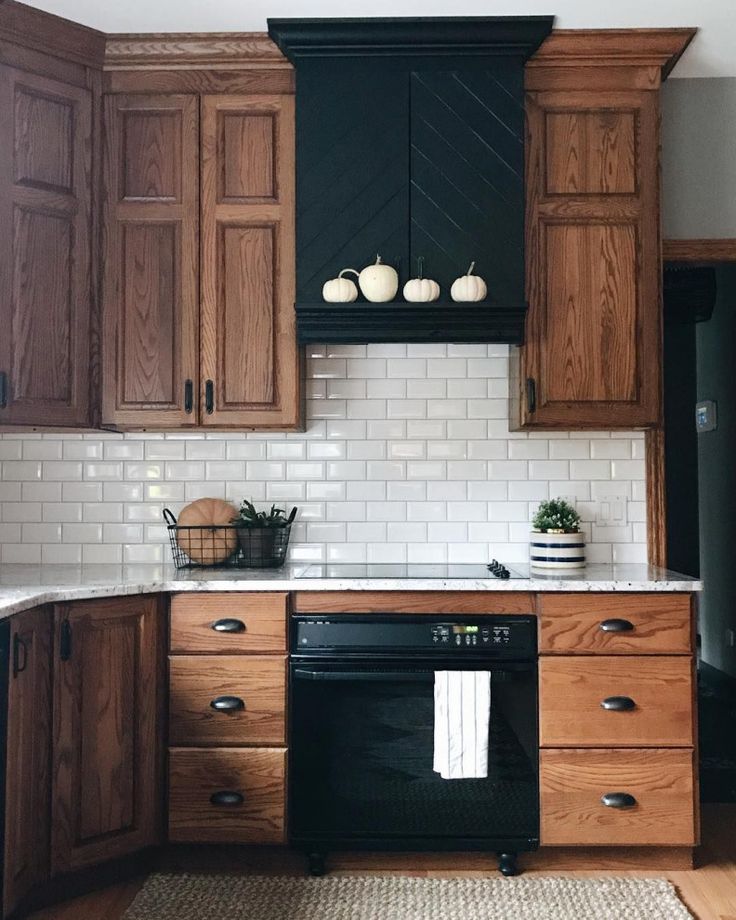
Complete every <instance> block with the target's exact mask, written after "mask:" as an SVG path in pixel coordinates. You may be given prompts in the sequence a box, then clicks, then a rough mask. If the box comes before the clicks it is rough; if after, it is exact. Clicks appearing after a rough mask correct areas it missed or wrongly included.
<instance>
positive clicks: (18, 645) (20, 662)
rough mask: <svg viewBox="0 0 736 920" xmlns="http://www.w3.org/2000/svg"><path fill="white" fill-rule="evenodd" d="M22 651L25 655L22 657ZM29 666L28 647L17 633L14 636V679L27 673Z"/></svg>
mask: <svg viewBox="0 0 736 920" xmlns="http://www.w3.org/2000/svg"><path fill="white" fill-rule="evenodd" d="M21 650H22V651H23V654H22V656H21ZM27 665H28V646H27V645H26V644H25V642H24V641H23V640H22V639H21V637H20V636H19V635H18V633H16V634H15V635H14V636H13V677H17V676H18V675H19V674H21V673H22V672H23V671H25V669H26V666H27Z"/></svg>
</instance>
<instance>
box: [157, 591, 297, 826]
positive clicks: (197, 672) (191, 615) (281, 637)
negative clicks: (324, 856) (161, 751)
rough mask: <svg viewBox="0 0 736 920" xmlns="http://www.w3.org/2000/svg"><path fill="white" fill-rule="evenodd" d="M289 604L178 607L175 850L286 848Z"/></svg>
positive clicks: (172, 777) (174, 625)
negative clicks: (199, 846) (194, 846)
mask: <svg viewBox="0 0 736 920" xmlns="http://www.w3.org/2000/svg"><path fill="white" fill-rule="evenodd" d="M287 609H288V595H286V594H284V593H276V592H268V593H243V594H240V593H238V594H228V593H224V592H217V593H210V594H200V595H197V594H175V595H174V596H173V597H172V598H171V616H170V644H169V649H170V652H171V654H170V657H169V745H170V747H169V799H168V804H169V840H171V841H173V842H176V843H252V844H273V843H284V842H285V841H286V824H285V813H286V755H287V749H286V747H285V745H286V743H287V735H286V726H287V712H286V705H287V699H286V672H287V658H286V650H287V630H286V616H287Z"/></svg>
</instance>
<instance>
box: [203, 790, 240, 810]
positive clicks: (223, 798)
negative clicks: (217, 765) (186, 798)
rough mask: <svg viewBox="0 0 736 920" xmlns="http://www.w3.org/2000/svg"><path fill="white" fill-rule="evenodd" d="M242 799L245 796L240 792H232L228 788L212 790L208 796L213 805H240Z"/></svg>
mask: <svg viewBox="0 0 736 920" xmlns="http://www.w3.org/2000/svg"><path fill="white" fill-rule="evenodd" d="M244 801H245V797H244V796H243V794H242V793H241V792H233V791H232V790H230V789H222V790H221V791H220V792H213V793H212V795H211V796H210V802H211V803H212V804H213V805H231V806H232V805H242V804H243V802H244Z"/></svg>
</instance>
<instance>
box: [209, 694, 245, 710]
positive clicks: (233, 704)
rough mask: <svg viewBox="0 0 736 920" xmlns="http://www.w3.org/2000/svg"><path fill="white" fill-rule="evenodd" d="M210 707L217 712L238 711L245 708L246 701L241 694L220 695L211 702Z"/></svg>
mask: <svg viewBox="0 0 736 920" xmlns="http://www.w3.org/2000/svg"><path fill="white" fill-rule="evenodd" d="M210 708H211V709H215V710H216V711H217V712H237V711H238V710H240V709H245V701H244V700H241V699H240V697H239V696H218V697H216V698H215V699H214V700H212V702H211V703H210Z"/></svg>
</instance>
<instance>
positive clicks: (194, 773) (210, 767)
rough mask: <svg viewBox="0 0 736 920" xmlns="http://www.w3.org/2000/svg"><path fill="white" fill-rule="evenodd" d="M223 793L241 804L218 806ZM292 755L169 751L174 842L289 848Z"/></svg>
mask: <svg viewBox="0 0 736 920" xmlns="http://www.w3.org/2000/svg"><path fill="white" fill-rule="evenodd" d="M218 792H230V793H236V794H237V795H239V796H242V802H241V803H240V804H213V802H212V801H211V796H213V795H216V794H217V793H218ZM285 801H286V749H285V748H251V749H249V750H243V749H237V750H232V749H226V748H215V749H213V750H201V749H197V750H194V749H177V748H172V749H171V750H170V751H169V840H172V841H175V842H178V843H253V844H259V843H283V842H284V839H285V821H284V814H285Z"/></svg>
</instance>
